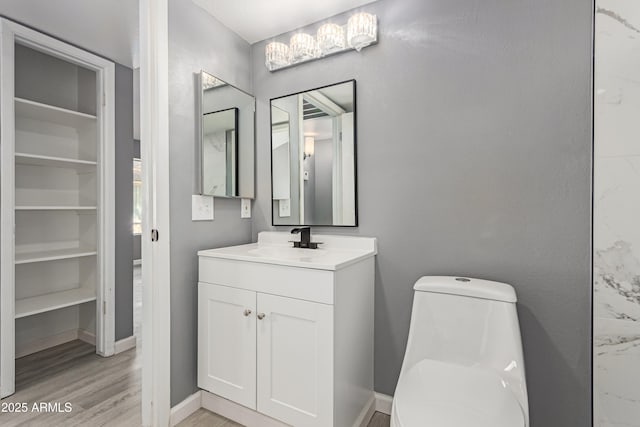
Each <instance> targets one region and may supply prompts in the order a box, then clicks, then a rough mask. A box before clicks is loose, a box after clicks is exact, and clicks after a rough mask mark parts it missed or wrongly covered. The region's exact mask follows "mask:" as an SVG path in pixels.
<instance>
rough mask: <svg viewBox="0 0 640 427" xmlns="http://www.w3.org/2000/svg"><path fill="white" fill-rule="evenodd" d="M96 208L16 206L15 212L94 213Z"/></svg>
mask: <svg viewBox="0 0 640 427" xmlns="http://www.w3.org/2000/svg"><path fill="white" fill-rule="evenodd" d="M96 209H97V207H96V206H16V210H17V211H95V210H96Z"/></svg>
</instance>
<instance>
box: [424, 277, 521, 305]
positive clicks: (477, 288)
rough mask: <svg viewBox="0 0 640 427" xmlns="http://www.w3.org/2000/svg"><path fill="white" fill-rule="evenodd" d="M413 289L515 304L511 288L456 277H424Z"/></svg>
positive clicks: (486, 281)
mask: <svg viewBox="0 0 640 427" xmlns="http://www.w3.org/2000/svg"><path fill="white" fill-rule="evenodd" d="M413 289H415V290H416V291H419V292H434V293H440V294H451V295H462V296H467V297H473V298H482V299H488V300H494V301H504V302H516V301H517V300H518V298H517V296H516V291H515V290H514V289H513V286H511V285H508V284H506V283H500V282H492V281H490V280H482V279H473V278H470V277H456V276H424V277H421V278H420V279H418V281H417V282H416V284H415V285H414V287H413Z"/></svg>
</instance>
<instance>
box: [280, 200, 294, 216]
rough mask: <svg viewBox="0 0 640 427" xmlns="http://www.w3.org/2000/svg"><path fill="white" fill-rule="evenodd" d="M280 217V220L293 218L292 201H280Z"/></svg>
mask: <svg viewBox="0 0 640 427" xmlns="http://www.w3.org/2000/svg"><path fill="white" fill-rule="evenodd" d="M278 215H279V216H280V218H286V217H289V216H291V200H290V199H280V200H279V201H278Z"/></svg>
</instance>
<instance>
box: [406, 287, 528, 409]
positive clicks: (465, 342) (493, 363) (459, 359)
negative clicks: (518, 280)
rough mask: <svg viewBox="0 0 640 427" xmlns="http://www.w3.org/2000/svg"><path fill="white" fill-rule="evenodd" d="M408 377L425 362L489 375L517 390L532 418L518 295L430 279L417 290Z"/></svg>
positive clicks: (412, 314)
mask: <svg viewBox="0 0 640 427" xmlns="http://www.w3.org/2000/svg"><path fill="white" fill-rule="evenodd" d="M414 290H415V294H414V299H413V310H412V313H411V326H410V329H409V339H408V342H407V350H406V352H405V359H404V362H403V364H402V371H403V372H404V371H405V370H407V369H409V368H411V366H413V365H414V364H415V363H416V362H419V361H421V360H422V359H433V360H438V361H442V362H447V363H454V364H459V365H463V366H467V367H477V368H483V369H488V370H490V371H493V372H495V373H496V374H497V375H499V376H500V377H501V378H502V379H503V381H504V382H505V386H508V387H510V388H511V389H512V391H513V392H514V394H515V395H516V397H517V398H518V400H519V401H520V403H521V405H522V406H523V411H524V412H525V413H527V415H528V405H527V394H526V393H527V391H526V382H525V373H524V360H523V354H522V341H521V338H520V326H519V323H518V315H517V312H516V304H515V303H516V301H517V298H516V293H515V290H514V289H513V287H511V286H510V285H507V284H505V283H498V282H491V281H488V280H481V279H468V278H461V277H446V276H427V277H422V278H420V279H419V280H418V281H417V282H416V284H415V286H414Z"/></svg>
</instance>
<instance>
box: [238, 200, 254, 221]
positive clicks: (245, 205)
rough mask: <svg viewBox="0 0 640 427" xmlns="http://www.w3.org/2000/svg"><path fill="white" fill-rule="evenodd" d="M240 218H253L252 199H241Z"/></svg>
mask: <svg viewBox="0 0 640 427" xmlns="http://www.w3.org/2000/svg"><path fill="white" fill-rule="evenodd" d="M240 218H251V199H241V201H240Z"/></svg>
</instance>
